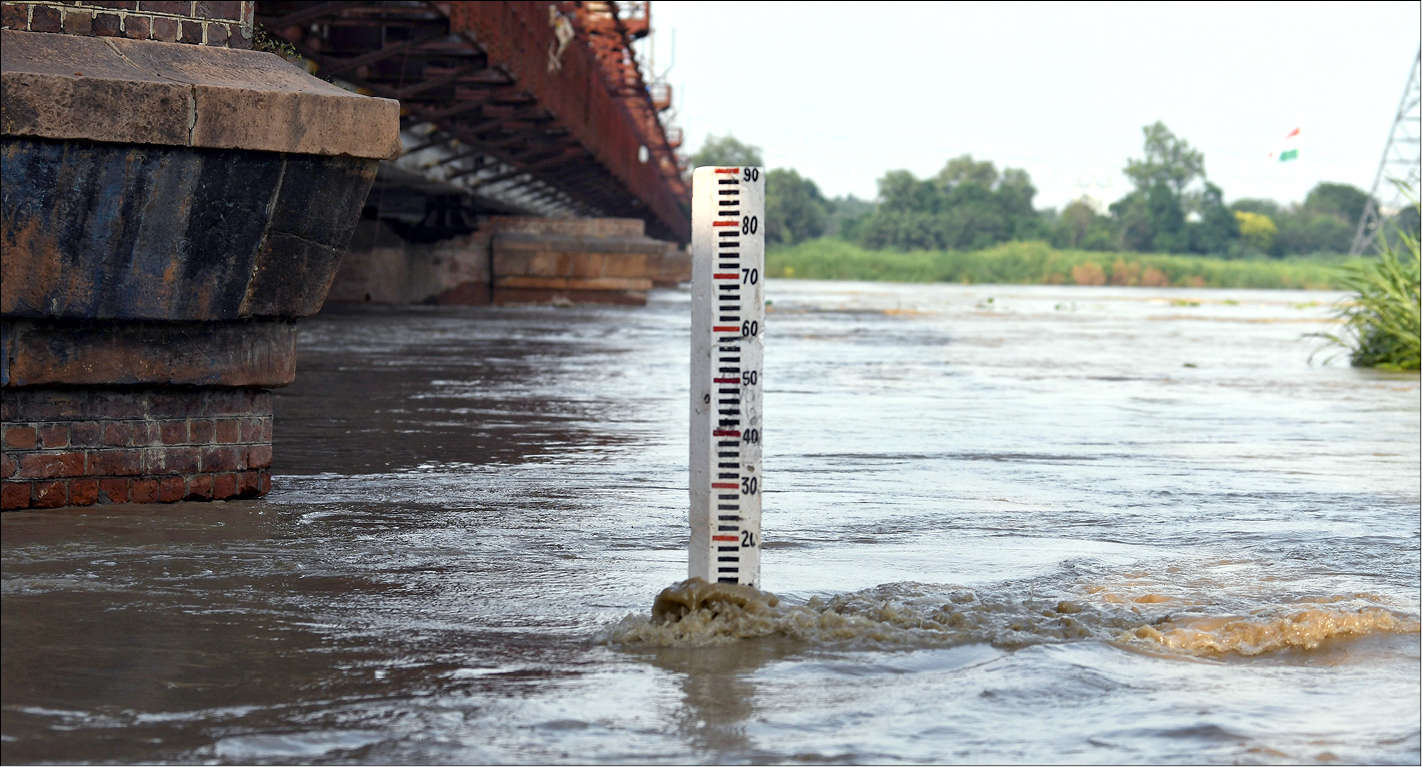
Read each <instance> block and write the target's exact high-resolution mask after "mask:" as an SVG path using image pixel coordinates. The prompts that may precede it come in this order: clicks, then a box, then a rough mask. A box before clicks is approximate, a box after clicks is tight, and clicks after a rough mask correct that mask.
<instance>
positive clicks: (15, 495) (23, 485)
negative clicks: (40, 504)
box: [0, 482, 30, 511]
mask: <svg viewBox="0 0 1422 767" xmlns="http://www.w3.org/2000/svg"><path fill="white" fill-rule="evenodd" d="M29 507H30V483H28V482H4V483H0V509H5V510H6V511H9V510H11V509H28V508H29Z"/></svg>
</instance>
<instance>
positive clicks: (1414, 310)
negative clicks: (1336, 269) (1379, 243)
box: [1320, 232, 1422, 370]
mask: <svg viewBox="0 0 1422 767" xmlns="http://www.w3.org/2000/svg"><path fill="white" fill-rule="evenodd" d="M1420 265H1422V253H1419V248H1418V238H1417V236H1416V235H1415V234H1412V233H1410V232H1400V233H1398V234H1397V236H1396V237H1395V239H1394V241H1390V242H1387V243H1385V244H1384V247H1383V251H1382V254H1381V255H1380V256H1379V257H1378V258H1376V259H1369V260H1366V261H1362V262H1358V263H1353V264H1348V265H1346V266H1345V267H1344V269H1343V270H1342V281H1343V286H1344V287H1345V288H1347V289H1348V290H1351V291H1353V296H1351V297H1350V298H1349V299H1347V300H1345V301H1343V302H1342V303H1340V304H1339V308H1338V318H1339V319H1340V320H1342V323H1343V324H1342V329H1341V330H1340V331H1339V332H1338V333H1324V334H1320V335H1321V337H1322V338H1324V339H1326V340H1328V341H1330V342H1331V343H1333V344H1336V345H1338V346H1341V347H1343V348H1344V349H1346V350H1347V351H1348V356H1349V359H1350V361H1351V362H1352V363H1353V365H1354V366H1357V367H1377V368H1384V369H1389V370H1417V369H1419V367H1422V294H1419V282H1422V266H1420Z"/></svg>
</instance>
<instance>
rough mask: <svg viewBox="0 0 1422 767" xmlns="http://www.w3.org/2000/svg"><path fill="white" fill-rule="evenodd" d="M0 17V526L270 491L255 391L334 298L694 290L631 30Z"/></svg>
mask: <svg viewBox="0 0 1422 767" xmlns="http://www.w3.org/2000/svg"><path fill="white" fill-rule="evenodd" d="M0 11H3V18H0V27H3V30H0V36H3V40H0V57H3V61H0V85H2V86H3V89H2V90H3V104H0V159H3V164H2V165H0V173H3V179H0V180H2V181H3V183H2V184H0V197H2V198H3V200H0V214H3V215H0V248H3V251H0V254H2V255H3V259H2V260H0V278H3V279H0V393H3V401H0V446H2V447H3V453H0V489H3V508H4V509H6V510H11V509H29V508H53V507H60V506H84V505H89V504H94V503H128V502H165V501H178V500H207V499H222V498H238V497H253V496H257V495H261V494H264V493H266V492H267V491H268V489H269V488H270V472H271V468H272V466H273V460H274V458H273V455H272V428H273V427H272V401H271V394H270V389H271V388H273V387H277V386H282V385H284V384H287V383H290V382H291V381H292V380H293V379H294V376H295V341H296V323H297V321H298V320H299V319H300V318H301V317H304V316H309V315H311V314H313V313H315V312H317V311H319V310H320V309H321V307H322V306H323V305H324V304H325V303H326V302H327V300H328V299H329V300H331V301H356V302H366V301H369V302H385V303H401V302H434V303H489V302H494V303H506V302H517V301H549V300H552V301H559V300H570V301H603V302H617V303H629V304H637V303H640V302H642V301H645V296H646V291H647V290H648V289H649V288H650V287H651V285H653V284H654V282H657V281H668V282H674V281H677V280H679V279H684V278H685V275H686V274H687V273H688V272H689V268H688V265H687V264H686V262H685V254H684V251H682V250H681V248H680V245H682V244H684V243H685V241H686V240H687V238H688V236H689V227H690V223H689V212H688V211H689V202H690V201H689V195H688V190H687V184H686V181H685V180H684V175H683V174H684V170H685V169H684V167H683V165H682V163H681V161H680V160H679V159H678V157H677V148H678V146H679V144H680V138H679V135H678V132H677V131H676V130H675V129H674V128H668V127H666V125H665V124H664V120H663V115H664V113H665V111H666V109H667V107H668V106H669V104H670V93H669V89H668V87H667V86H666V85H665V84H664V83H658V82H649V81H648V77H647V75H646V74H645V71H646V70H645V68H644V67H643V66H642V64H641V62H639V61H638V58H637V55H636V51H635V49H634V45H633V43H634V41H636V40H637V39H639V38H641V37H643V36H645V35H646V34H648V31H649V30H650V22H651V8H650V4H649V3H645V2H644V3H600V2H553V3H547V2H520V3H444V2H370V3H359V2H356V3H345V2H317V3H311V2H279V1H276V0H272V1H271V2H267V1H265V0H263V1H262V2H251V1H250V0H225V1H221V2H219V1H217V0H180V1H171V0H163V1H159V0H104V1H103V2H99V1H97V0H95V1H93V2H58V1H57V0H13V1H12V0H3V2H0ZM282 59H286V60H285V61H283V60H282ZM293 64H294V65H295V66H293ZM303 70H304V71H303ZM278 459H279V457H278Z"/></svg>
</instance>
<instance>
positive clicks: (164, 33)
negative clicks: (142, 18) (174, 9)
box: [149, 18, 181, 43]
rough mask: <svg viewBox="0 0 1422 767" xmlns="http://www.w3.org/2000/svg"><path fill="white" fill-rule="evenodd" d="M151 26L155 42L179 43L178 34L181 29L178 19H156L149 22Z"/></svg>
mask: <svg viewBox="0 0 1422 767" xmlns="http://www.w3.org/2000/svg"><path fill="white" fill-rule="evenodd" d="M149 26H150V27H152V30H153V35H152V36H153V39H154V40H159V41H162V42H165V43H176V42H178V33H179V32H180V31H181V29H180V28H179V27H178V20H177V19H165V18H154V19H153V20H152V21H151V22H149Z"/></svg>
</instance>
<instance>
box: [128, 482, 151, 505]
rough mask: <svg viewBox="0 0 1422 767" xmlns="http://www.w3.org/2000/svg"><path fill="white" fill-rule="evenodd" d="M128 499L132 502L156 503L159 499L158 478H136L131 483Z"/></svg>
mask: <svg viewBox="0 0 1422 767" xmlns="http://www.w3.org/2000/svg"><path fill="white" fill-rule="evenodd" d="M128 499H129V501H130V502H132V503H156V502H157V501H158V480H156V479H147V478H144V479H135V480H133V482H132V483H131V484H130V485H129V490H128Z"/></svg>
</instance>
